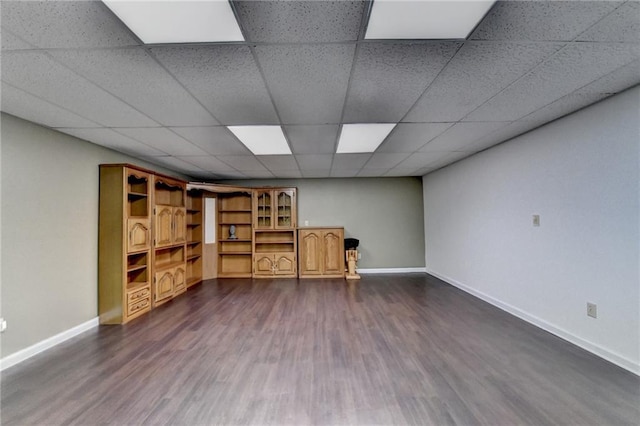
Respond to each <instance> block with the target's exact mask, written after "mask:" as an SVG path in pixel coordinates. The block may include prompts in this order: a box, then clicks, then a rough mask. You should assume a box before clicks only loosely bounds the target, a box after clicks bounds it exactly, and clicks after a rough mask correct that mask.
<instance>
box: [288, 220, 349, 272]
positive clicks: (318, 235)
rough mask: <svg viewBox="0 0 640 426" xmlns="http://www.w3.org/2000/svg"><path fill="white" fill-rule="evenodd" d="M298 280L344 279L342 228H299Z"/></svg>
mask: <svg viewBox="0 0 640 426" xmlns="http://www.w3.org/2000/svg"><path fill="white" fill-rule="evenodd" d="M298 244H299V245H300V250H299V255H300V278H318V277H324V278H342V277H344V262H345V252H344V228H300V229H298Z"/></svg>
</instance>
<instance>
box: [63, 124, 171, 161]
mask: <svg viewBox="0 0 640 426" xmlns="http://www.w3.org/2000/svg"><path fill="white" fill-rule="evenodd" d="M56 130H57V131H59V132H62V133H66V134H68V135H72V136H75V137H77V138H80V139H84V140H86V141H90V142H92V143H95V144H98V145H102V146H104V147H107V148H111V149H113V150H115V151H119V152H124V153H125V154H129V155H133V156H134V157H151V156H163V155H167V154H166V153H164V152H162V151H160V150H158V149H155V148H153V147H151V146H149V145H145V144H143V143H142V142H138V141H137V140H134V139H131V138H129V137H127V136H124V135H121V134H120V133H116V132H114V131H113V130H111V129H106V128H99V129H80V128H70V129H65V128H58V129H56Z"/></svg>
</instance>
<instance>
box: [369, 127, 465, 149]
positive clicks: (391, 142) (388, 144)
mask: <svg viewBox="0 0 640 426" xmlns="http://www.w3.org/2000/svg"><path fill="white" fill-rule="evenodd" d="M452 125H453V123H400V124H398V125H397V126H396V127H395V129H393V131H392V132H391V134H390V135H389V136H388V137H387V139H386V140H385V141H384V142H383V143H382V145H380V148H378V149H377V150H376V152H378V153H381V152H414V151H417V150H419V149H420V148H421V147H422V146H423V145H424V144H426V143H427V142H429V141H430V140H431V139H433V138H435V137H436V136H438V135H440V134H442V133H443V132H444V131H445V130H447V129H448V128H449V127H451V126H452Z"/></svg>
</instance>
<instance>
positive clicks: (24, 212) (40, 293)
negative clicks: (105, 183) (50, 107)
mask: <svg viewBox="0 0 640 426" xmlns="http://www.w3.org/2000/svg"><path fill="white" fill-rule="evenodd" d="M123 162H128V163H132V164H139V165H141V166H145V167H149V168H151V169H153V170H157V171H160V172H167V171H166V170H163V169H162V168H159V167H157V166H152V165H149V164H145V163H143V162H140V161H138V160H135V159H133V158H131V157H128V156H126V155H124V154H119V153H117V152H114V151H111V150H109V149H105V148H102V147H99V146H97V145H94V144H90V143H87V142H85V141H81V140H79V139H76V138H74V137H71V136H68V135H64V134H62V133H58V132H56V131H53V130H50V129H46V128H44V127H41V126H38V125H36V124H33V123H29V122H27V121H23V120H20V119H18V118H15V117H12V116H10V115H6V114H2V166H1V173H2V174H1V177H2V185H1V186H2V188H1V194H2V203H1V204H2V219H1V220H2V248H3V250H2V281H1V285H0V291H1V293H0V295H1V297H2V298H1V302H0V307H1V312H0V315H2V317H3V318H5V319H6V320H7V323H8V328H7V331H6V332H4V333H2V335H1V340H0V343H1V346H2V347H1V356H2V357H5V356H7V355H10V354H12V353H15V352H17V351H19V350H21V349H24V348H26V347H29V346H31V345H33V344H35V343H38V342H40V341H42V340H44V339H46V338H49V337H51V336H54V335H56V334H58V333H60V332H63V331H66V330H68V329H70V328H72V327H75V326H77V325H79V324H82V323H84V322H86V321H89V320H91V319H93V318H95V317H96V316H97V294H98V293H97V274H98V270H97V268H98V266H97V265H98V261H97V257H98V251H97V250H98V164H101V163H123ZM173 174H174V175H175V173H173Z"/></svg>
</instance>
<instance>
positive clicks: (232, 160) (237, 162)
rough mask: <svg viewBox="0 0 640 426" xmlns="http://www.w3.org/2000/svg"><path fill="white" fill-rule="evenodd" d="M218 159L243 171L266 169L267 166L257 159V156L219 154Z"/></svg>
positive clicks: (263, 170) (264, 170)
mask: <svg viewBox="0 0 640 426" xmlns="http://www.w3.org/2000/svg"><path fill="white" fill-rule="evenodd" d="M218 159H219V160H221V161H224V162H225V163H227V164H228V165H230V166H231V167H233V168H234V169H236V170H239V171H241V172H243V173H244V172H248V171H262V172H266V171H267V168H266V167H265V166H263V165H262V163H261V162H260V161H258V158H257V157H254V156H252V155H221V156H219V157H218ZM245 174H246V173H245Z"/></svg>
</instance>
